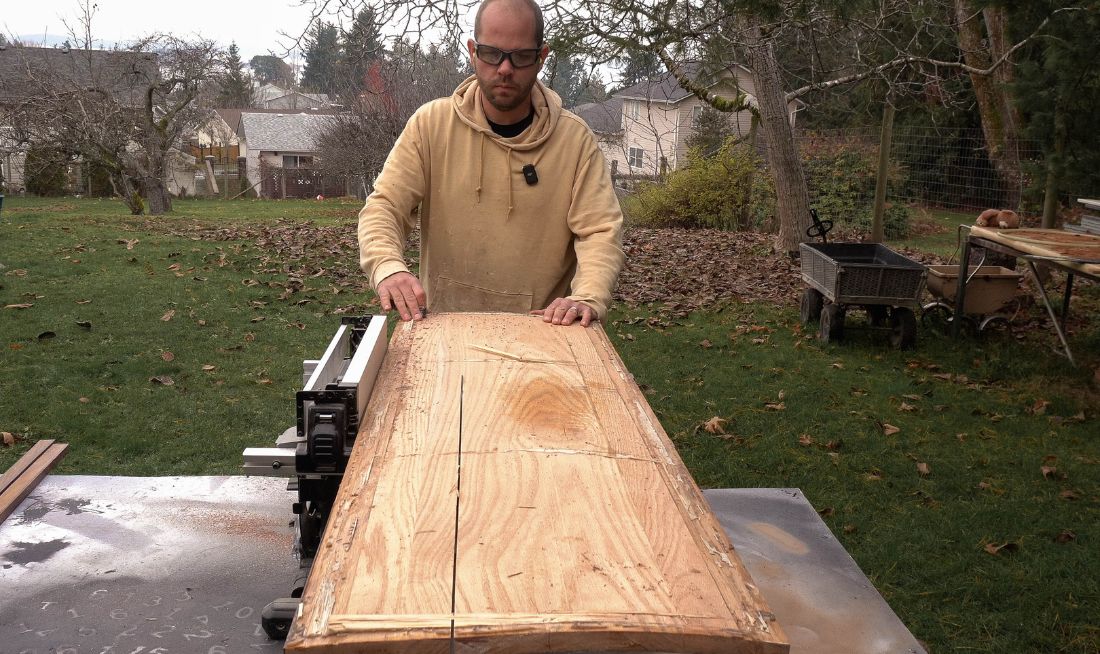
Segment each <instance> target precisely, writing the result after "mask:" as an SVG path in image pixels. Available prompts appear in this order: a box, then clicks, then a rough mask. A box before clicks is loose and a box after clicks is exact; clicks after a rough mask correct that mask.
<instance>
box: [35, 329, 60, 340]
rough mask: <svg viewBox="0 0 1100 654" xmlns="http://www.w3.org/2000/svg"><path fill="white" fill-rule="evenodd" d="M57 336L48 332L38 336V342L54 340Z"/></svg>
mask: <svg viewBox="0 0 1100 654" xmlns="http://www.w3.org/2000/svg"><path fill="white" fill-rule="evenodd" d="M55 336H57V334H55V333H54V332H51V331H48V330H47V331H44V332H42V333H41V334H39V335H38V340H40V341H44V340H46V339H47V338H54V337H55Z"/></svg>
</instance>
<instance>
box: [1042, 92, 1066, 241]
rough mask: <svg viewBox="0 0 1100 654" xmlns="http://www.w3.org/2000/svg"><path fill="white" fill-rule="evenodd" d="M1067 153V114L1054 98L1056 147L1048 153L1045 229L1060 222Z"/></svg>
mask: <svg viewBox="0 0 1100 654" xmlns="http://www.w3.org/2000/svg"><path fill="white" fill-rule="evenodd" d="M1065 151H1066V112H1065V110H1064V109H1063V108H1062V103H1061V101H1060V99H1059V98H1054V146H1053V148H1051V149H1050V150H1048V151H1047V153H1046V173H1047V178H1046V184H1045V188H1044V193H1043V222H1042V227H1043V229H1053V228H1054V224H1055V223H1056V222H1057V220H1058V189H1059V187H1060V186H1061V184H1060V181H1061V177H1062V166H1063V164H1064V154H1065Z"/></svg>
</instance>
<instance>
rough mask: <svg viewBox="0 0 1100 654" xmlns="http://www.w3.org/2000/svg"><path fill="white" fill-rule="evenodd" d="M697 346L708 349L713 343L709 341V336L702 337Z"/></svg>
mask: <svg viewBox="0 0 1100 654" xmlns="http://www.w3.org/2000/svg"><path fill="white" fill-rule="evenodd" d="M699 347H701V348H703V349H704V350H709V349H710V348H712V347H714V344H713V343H711V342H710V339H709V338H704V339H703V340H702V341H700V342H699Z"/></svg>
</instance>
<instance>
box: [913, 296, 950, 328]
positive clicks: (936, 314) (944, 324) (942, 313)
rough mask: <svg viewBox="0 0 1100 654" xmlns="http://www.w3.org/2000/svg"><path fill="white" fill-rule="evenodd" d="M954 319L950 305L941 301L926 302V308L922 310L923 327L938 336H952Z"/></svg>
mask: <svg viewBox="0 0 1100 654" xmlns="http://www.w3.org/2000/svg"><path fill="white" fill-rule="evenodd" d="M952 320H953V318H952V314H951V309H950V307H948V306H947V305H946V304H942V303H940V302H932V303H931V304H926V305H924V309H922V310H921V314H920V324H921V327H924V328H925V329H927V330H928V331H930V332H932V333H933V334H935V335H936V336H950V335H951V321H952Z"/></svg>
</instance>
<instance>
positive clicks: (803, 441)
mask: <svg viewBox="0 0 1100 654" xmlns="http://www.w3.org/2000/svg"><path fill="white" fill-rule="evenodd" d="M798 443H799V444H800V445H803V446H806V447H809V446H810V445H813V444H814V439H813V438H811V437H810V435H809V434H802V435H801V436H799V437H798Z"/></svg>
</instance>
